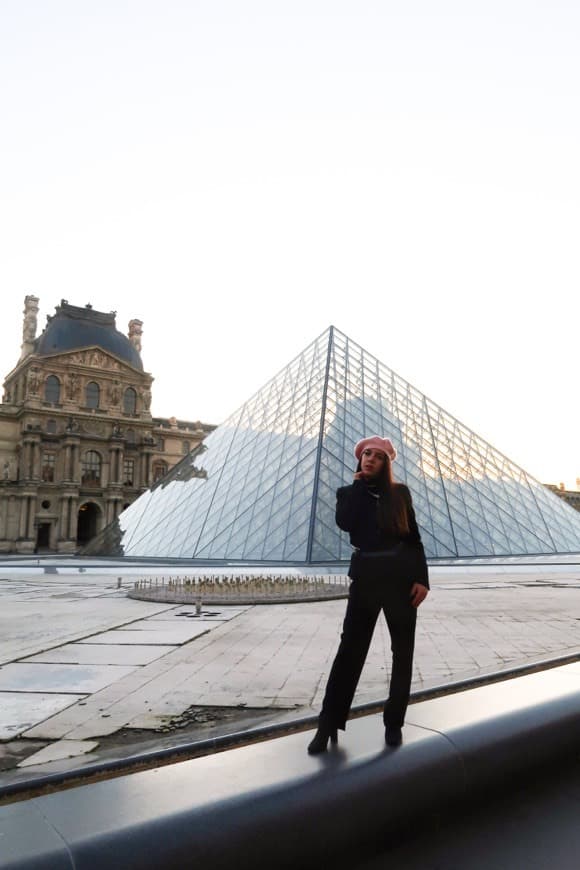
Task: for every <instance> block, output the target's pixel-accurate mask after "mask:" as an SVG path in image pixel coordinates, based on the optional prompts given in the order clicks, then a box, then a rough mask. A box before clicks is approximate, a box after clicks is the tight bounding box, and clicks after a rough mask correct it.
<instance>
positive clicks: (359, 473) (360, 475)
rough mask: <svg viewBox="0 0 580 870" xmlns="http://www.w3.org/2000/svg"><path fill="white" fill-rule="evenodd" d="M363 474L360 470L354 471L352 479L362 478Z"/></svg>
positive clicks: (363, 477)
mask: <svg viewBox="0 0 580 870" xmlns="http://www.w3.org/2000/svg"><path fill="white" fill-rule="evenodd" d="M364 479H365V476H364V474H363V473H362V471H355V473H354V477H353V480H364Z"/></svg>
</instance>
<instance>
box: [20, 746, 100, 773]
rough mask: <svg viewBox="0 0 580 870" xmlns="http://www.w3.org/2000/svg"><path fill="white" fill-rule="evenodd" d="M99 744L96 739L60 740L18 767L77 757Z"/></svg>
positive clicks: (40, 750) (39, 751)
mask: <svg viewBox="0 0 580 870" xmlns="http://www.w3.org/2000/svg"><path fill="white" fill-rule="evenodd" d="M98 745H99V744H98V743H97V741H96V740H58V741H57V742H56V743H49V745H48V746H45V747H43V748H42V749H39V750H38V752H35V753H34V754H33V755H29V756H28V758H25V759H24V760H23V761H21V762H19V763H18V764H17V767H34V766H36V765H38V764H47V763H48V762H50V761H61V760H62V759H64V758H77V757H78V756H79V755H86V753H87V752H92V751H93V750H94V749H96V748H97V746H98Z"/></svg>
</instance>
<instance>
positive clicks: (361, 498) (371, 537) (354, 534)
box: [336, 480, 429, 589]
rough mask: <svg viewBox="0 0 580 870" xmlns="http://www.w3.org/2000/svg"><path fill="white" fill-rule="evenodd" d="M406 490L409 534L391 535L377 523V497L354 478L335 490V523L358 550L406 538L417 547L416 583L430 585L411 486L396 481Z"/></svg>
mask: <svg viewBox="0 0 580 870" xmlns="http://www.w3.org/2000/svg"><path fill="white" fill-rule="evenodd" d="M395 485H396V486H397V487H399V489H400V490H401V491H402V493H403V498H404V500H405V506H406V508H407V517H408V521H409V533H408V534H402V535H400V534H388V533H387V532H385V531H382V530H381V529H380V528H379V525H378V522H377V499H376V498H375V497H374V496H373V495H371V492H370V490H369V488H368V486H367V484H366V483H365V481H364V480H355V481H354V483H352V484H351V485H350V486H342V487H341V488H340V489H338V490H337V491H336V523H337V525H338V526H339V528H341V529H342V530H343V531H345V532H348V533H349V534H350V542H351V544H352V545H353V547H357V548H358V549H359V550H363V551H365V550H366V551H369V550H388V549H391V548H392V547H394V546H396V544H398V543H399V542H400V541H405V542H406V543H407V544H408V545H409V546H411V547H413V549H416V550H417V556H418V559H417V564H418V566H419V576H418V577H416V578H415V580H416V582H417V583H422V584H423V586H426V587H427V589H428V588H429V575H428V568H427V560H426V558H425V551H424V549H423V544H422V542H421V535H420V533H419V527H418V526H417V519H416V517H415V511H414V510H413V502H412V499H411V493H410V492H409V488H408V487H407V486H405V484H403V483H398V484H395Z"/></svg>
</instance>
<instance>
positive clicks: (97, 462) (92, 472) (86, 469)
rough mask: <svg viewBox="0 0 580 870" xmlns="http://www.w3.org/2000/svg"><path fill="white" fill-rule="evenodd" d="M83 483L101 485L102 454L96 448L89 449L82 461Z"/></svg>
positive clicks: (84, 484) (85, 484)
mask: <svg viewBox="0 0 580 870" xmlns="http://www.w3.org/2000/svg"><path fill="white" fill-rule="evenodd" d="M82 470H83V474H82V485H83V486H99V485H100V483H101V456H100V454H99V453H97V451H96V450H87V452H86V453H85V455H84V456H83V463H82Z"/></svg>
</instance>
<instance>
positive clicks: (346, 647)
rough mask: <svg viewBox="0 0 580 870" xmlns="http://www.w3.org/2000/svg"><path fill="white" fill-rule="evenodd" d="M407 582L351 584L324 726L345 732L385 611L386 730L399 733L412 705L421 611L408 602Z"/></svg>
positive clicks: (380, 580) (382, 580)
mask: <svg viewBox="0 0 580 870" xmlns="http://www.w3.org/2000/svg"><path fill="white" fill-rule="evenodd" d="M410 593H411V588H410V584H409V583H408V582H406V581H405V582H402V581H400V580H397V581H392V580H391V579H390V578H388V577H381V578H376V579H373V580H364V581H363V580H353V581H352V583H351V586H350V591H349V597H348V605H347V608H346V615H345V617H344V624H343V626H342V635H341V638H340V646H339V647H338V652H337V654H336V657H335V659H334V663H333V665H332V668H331V671H330V675H329V677H328V683H327V686H326V693H325V695H324V700H323V702H322V711H321V713H320V722H321V724H323V725H325V726H327V727H329V728H341V729H344V727H345V725H346V720H347V717H348V713H349V710H350V705H351V704H352V699H353V697H354V693H355V691H356V687H357V685H358V681H359V679H360V675H361V671H362V669H363V665H364V663H365V659H366V657H367V653H368V650H369V646H370V643H371V639H372V636H373V631H374V628H375V625H376V622H377V617H378V615H379V612H380V611H381V610H382V611H383V613H384V614H385V618H386V620H387V625H388V628H389V634H390V635H391V650H392V653H393V666H392V671H391V683H390V689H389V696H388V698H387V700H386V701H385V706H384V710H383V720H384V723H385V725H389V726H390V727H392V728H401V727H402V725H403V722H404V720H405V713H406V711H407V705H408V703H409V694H410V691H411V676H412V672H413V650H414V647H415V625H416V622H417V610H416V608H415V607H413V606H412V604H411V601H410Z"/></svg>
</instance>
